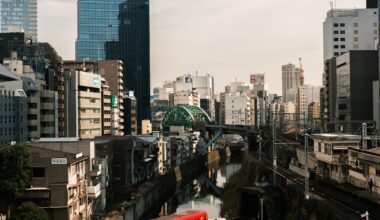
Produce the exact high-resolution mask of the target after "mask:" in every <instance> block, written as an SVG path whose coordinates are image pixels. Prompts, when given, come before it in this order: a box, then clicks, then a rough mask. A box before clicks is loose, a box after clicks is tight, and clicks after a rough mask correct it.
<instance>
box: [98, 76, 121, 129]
mask: <svg viewBox="0 0 380 220" xmlns="http://www.w3.org/2000/svg"><path fill="white" fill-rule="evenodd" d="M101 84H102V90H101V94H102V105H101V107H102V108H101V109H102V111H101V115H102V136H109V135H112V132H111V130H112V129H113V128H112V122H111V121H112V119H111V115H112V112H111V91H110V89H109V85H108V83H107V81H106V80H105V79H104V78H103V77H102V83H101ZM118 125H119V124H117V126H118Z"/></svg>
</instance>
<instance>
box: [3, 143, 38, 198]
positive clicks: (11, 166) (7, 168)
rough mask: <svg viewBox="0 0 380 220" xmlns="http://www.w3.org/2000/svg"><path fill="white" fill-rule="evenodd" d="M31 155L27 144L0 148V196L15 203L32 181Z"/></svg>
mask: <svg viewBox="0 0 380 220" xmlns="http://www.w3.org/2000/svg"><path fill="white" fill-rule="evenodd" d="M30 164H31V157H30V153H29V151H28V149H27V147H26V146H25V144H16V145H14V146H4V147H2V148H0V195H3V196H6V197H7V198H8V201H9V202H13V199H14V198H15V197H16V196H19V195H20V194H22V192H23V191H24V189H25V188H26V187H27V185H28V184H29V181H30Z"/></svg>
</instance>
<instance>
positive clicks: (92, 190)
mask: <svg viewBox="0 0 380 220" xmlns="http://www.w3.org/2000/svg"><path fill="white" fill-rule="evenodd" d="M87 192H88V197H89V198H91V199H96V198H98V197H99V196H100V193H101V187H100V183H98V184H97V185H95V186H89V187H88V188H87Z"/></svg>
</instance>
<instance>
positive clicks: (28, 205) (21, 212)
mask: <svg viewBox="0 0 380 220" xmlns="http://www.w3.org/2000/svg"><path fill="white" fill-rule="evenodd" d="M12 219H14V220H48V215H47V213H46V211H45V210H43V209H41V208H39V207H38V206H37V205H36V204H34V203H33V202H24V203H22V204H21V205H20V206H19V207H18V208H17V210H16V212H15V214H14V215H13V216H12Z"/></svg>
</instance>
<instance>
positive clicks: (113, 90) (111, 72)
mask: <svg viewBox="0 0 380 220" xmlns="http://www.w3.org/2000/svg"><path fill="white" fill-rule="evenodd" d="M64 63H65V67H64V68H65V70H66V71H69V70H82V71H83V70H85V71H88V72H92V73H96V74H99V75H101V77H103V78H104V79H105V81H106V83H107V85H108V90H109V91H110V96H114V97H115V98H116V99H114V100H115V101H117V103H116V104H117V105H114V107H113V108H112V109H111V113H112V112H117V117H115V116H113V118H117V122H116V121H114V123H113V124H112V125H114V126H118V127H117V128H115V127H113V128H111V130H112V131H114V132H113V135H121V136H122V135H124V124H125V123H124V120H125V115H124V114H125V112H124V98H123V93H124V87H123V62H122V61H120V60H85V61H83V62H79V61H65V62H64ZM106 93H108V92H106ZM107 109H108V108H107ZM107 120H108V118H107ZM116 130H117V131H116Z"/></svg>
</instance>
